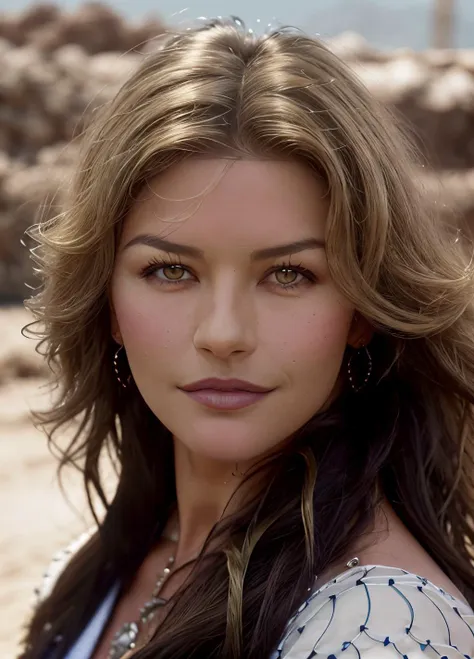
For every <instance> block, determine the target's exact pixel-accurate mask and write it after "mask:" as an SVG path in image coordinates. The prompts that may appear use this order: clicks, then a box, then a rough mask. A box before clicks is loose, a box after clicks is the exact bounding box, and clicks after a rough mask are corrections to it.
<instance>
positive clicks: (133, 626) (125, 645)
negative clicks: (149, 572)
mask: <svg viewBox="0 0 474 659" xmlns="http://www.w3.org/2000/svg"><path fill="white" fill-rule="evenodd" d="M168 539H169V540H172V541H173V542H174V543H175V550H174V553H173V554H172V555H171V556H170V557H169V558H168V561H167V563H166V567H165V569H164V570H163V572H162V574H161V575H160V576H159V577H158V579H157V581H156V583H155V587H154V589H153V592H152V594H151V597H150V599H149V600H147V601H146V602H145V604H144V605H143V606H142V608H141V609H140V617H139V620H138V621H136V622H126V623H125V624H124V625H122V626H121V627H120V629H119V630H118V632H116V634H115V635H114V637H113V640H112V643H111V645H110V651H109V655H108V659H121V657H123V656H124V655H125V654H127V652H130V650H134V649H135V648H136V646H137V638H138V634H139V632H140V628H139V626H138V625H139V623H141V624H142V625H146V624H147V622H149V621H150V620H151V619H152V618H153V617H154V615H155V613H156V611H157V609H159V608H160V607H161V606H163V605H164V604H166V602H167V600H165V599H163V598H162V597H160V592H161V590H162V588H163V586H164V585H165V583H166V581H167V580H168V578H169V576H170V574H171V573H172V567H173V564H174V562H175V558H176V551H177V542H178V534H177V533H175V534H173V535H171V536H170V537H169V538H168Z"/></svg>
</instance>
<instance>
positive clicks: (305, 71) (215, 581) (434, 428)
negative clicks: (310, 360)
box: [23, 20, 474, 659]
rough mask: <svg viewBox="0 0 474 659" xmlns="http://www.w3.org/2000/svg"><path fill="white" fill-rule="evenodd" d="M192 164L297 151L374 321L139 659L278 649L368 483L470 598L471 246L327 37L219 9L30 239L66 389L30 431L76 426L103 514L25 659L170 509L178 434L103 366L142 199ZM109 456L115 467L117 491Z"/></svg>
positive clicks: (167, 43)
mask: <svg viewBox="0 0 474 659" xmlns="http://www.w3.org/2000/svg"><path fill="white" fill-rule="evenodd" d="M202 154H209V155H216V156H220V155H231V156H236V157H243V158H245V157H255V156H257V157H259V158H269V159H277V158H287V159H294V160H298V161H299V162H302V163H304V164H305V165H306V166H307V167H309V168H311V169H312V170H313V171H315V172H317V173H318V175H319V176H322V177H323V178H324V180H325V181H326V183H327V186H328V190H329V195H330V208H329V215H328V222H327V236H326V243H327V255H328V262H329V267H330V271H331V275H332V277H333V279H334V281H335V282H336V284H337V286H338V287H339V288H340V290H341V291H342V292H343V294H344V295H345V296H346V297H347V298H348V299H349V300H351V301H352V302H353V303H354V305H355V306H356V309H357V311H358V313H360V314H361V315H363V316H364V317H365V318H367V319H368V320H369V321H370V322H371V323H372V325H373V326H374V328H375V330H376V332H375V336H374V338H373V340H372V342H371V345H370V350H371V354H372V358H373V362H374V372H373V376H372V378H371V380H370V382H369V384H368V386H367V387H366V388H365V389H364V390H363V391H362V392H360V393H359V394H355V393H354V392H353V391H352V390H351V389H350V387H348V386H346V387H345V388H344V390H343V392H342V393H341V395H340V396H339V398H338V399H337V400H336V401H335V402H334V404H333V405H332V406H331V409H329V410H327V411H325V412H323V413H320V414H316V415H315V417H314V418H313V419H312V420H311V421H310V422H309V423H308V424H307V425H306V426H305V427H304V428H302V429H301V431H300V432H299V434H298V437H297V439H295V442H294V444H292V446H291V447H289V448H288V449H287V451H286V452H285V454H284V455H283V454H282V455H279V456H276V457H275V459H274V460H273V461H272V464H271V465H270V477H269V478H268V479H267V480H266V481H265V486H264V489H263V491H262V492H260V493H259V496H258V498H256V499H255V500H254V501H252V502H251V503H250V504H249V505H248V506H247V507H246V508H245V510H242V511H241V512H240V513H239V514H238V515H235V516H233V517H232V518H231V519H229V520H224V522H223V523H222V524H219V525H217V527H216V529H214V530H213V532H212V534H211V535H214V534H219V533H221V532H222V529H223V528H224V527H225V529H226V530H227V531H228V532H229V533H228V535H227V536H226V537H230V538H231V539H232V542H231V543H230V544H229V543H227V544H226V543H225V542H224V541H223V542H222V546H221V548H220V549H219V550H216V551H213V552H209V553H208V554H207V555H206V556H204V555H203V556H201V558H200V560H199V561H198V562H197V564H196V566H195V569H194V571H193V574H192V579H190V580H188V581H187V582H186V583H185V584H184V586H183V588H181V589H180V591H179V592H178V593H177V594H176V596H174V597H173V599H172V602H171V604H172V606H171V608H170V611H169V614H168V615H167V617H166V619H165V621H164V622H163V623H162V625H161V626H160V628H159V629H158V630H157V632H156V634H155V637H154V638H153V639H152V641H151V642H150V643H149V645H147V646H146V647H145V648H142V649H140V650H139V651H137V652H136V657H137V659H151V658H152V657H158V656H159V657H160V659H162V658H168V657H169V658H172V659H180V658H182V659H184V658H186V659H189V658H190V657H195V656H199V657H203V656H206V657H217V656H218V657H221V658H222V657H224V658H227V657H228V658H229V659H230V658H236V657H246V659H254V658H255V659H256V658H258V659H261V658H262V657H266V656H270V654H271V652H272V650H274V649H275V647H276V645H277V643H278V641H279V640H280V638H281V636H282V634H283V631H284V628H285V624H286V622H287V621H288V619H289V618H290V617H291V615H292V614H293V613H294V611H295V610H296V608H297V607H298V606H299V605H300V604H301V602H302V601H303V600H304V597H305V593H306V592H307V589H308V587H309V586H311V585H312V581H313V578H314V574H315V573H318V572H319V571H321V570H322V569H324V568H325V567H326V566H328V565H330V564H331V563H333V562H335V561H337V560H338V559H340V558H341V557H342V556H344V555H345V554H346V552H347V549H348V547H350V546H351V544H352V543H353V542H354V540H355V539H356V538H357V537H359V536H360V535H361V534H362V533H364V532H365V531H366V530H367V528H368V527H369V526H370V524H371V522H372V520H373V515H374V511H375V507H376V505H377V501H378V498H377V497H378V493H379V492H382V493H383V496H385V497H386V498H387V499H388V500H389V501H390V503H391V504H392V506H393V507H394V509H395V511H396V512H397V514H398V515H399V516H400V517H401V519H402V520H403V522H404V523H405V524H406V526H407V527H408V528H409V529H410V531H411V532H412V533H413V534H414V535H415V537H416V538H417V539H418V541H419V542H420V543H421V544H422V545H423V546H424V547H425V548H426V549H427V551H428V552H429V553H430V554H431V556H433V558H434V559H435V560H436V561H437V563H438V564H439V565H440V566H441V567H442V568H443V569H444V570H445V572H446V573H447V574H448V575H449V576H450V577H451V578H452V580H453V581H454V582H455V583H456V584H457V585H458V586H459V588H460V589H461V590H462V591H463V592H464V593H465V595H466V597H467V598H468V599H469V600H470V602H471V603H473V604H474V574H473V568H472V565H471V545H472V541H473V539H474V538H473V536H474V533H473V528H472V523H471V517H470V516H471V514H472V512H471V511H472V508H473V504H474V491H473V485H474V470H473V458H474V442H473V416H472V409H473V408H472V403H473V398H474V313H473V309H474V308H473V300H474V296H473V293H474V287H473V268H472V264H471V262H470V259H469V258H468V256H467V251H466V250H465V249H464V246H463V245H462V244H461V242H460V241H455V240H453V236H452V235H451V234H450V233H449V232H448V231H447V230H446V229H445V228H444V227H442V226H441V225H440V223H439V222H438V221H437V219H436V217H434V216H433V215H432V214H431V213H430V211H428V209H427V205H426V203H425V200H424V199H423V196H422V193H421V192H420V190H419V189H418V188H417V186H416V184H415V181H414V171H415V170H414V163H415V160H414V157H413V154H412V153H411V149H410V147H409V146H407V144H406V143H405V140H404V139H403V138H402V136H401V132H400V130H399V128H398V127H397V126H396V122H395V120H394V118H393V117H392V116H391V114H390V113H389V112H388V111H387V110H386V109H385V108H383V107H382V106H381V105H380V104H379V103H378V102H377V101H376V100H375V99H374V98H373V97H372V96H371V95H370V94H369V93H368V91H367V90H366V89H365V88H364V86H363V85H362V84H361V82H360V81H358V80H357V79H356V78H355V76H354V75H353V74H352V72H351V71H350V70H349V69H348V68H347V67H346V66H345V65H344V63H343V62H341V61H340V60H339V59H338V58H337V57H336V56H335V55H334V54H333V53H332V52H331V51H330V50H329V49H328V48H327V47H326V46H325V45H323V43H321V42H320V41H318V40H315V39H313V38H310V37H308V36H305V35H304V34H302V33H300V32H298V31H294V30H291V29H279V30H276V31H273V32H272V33H270V34H267V35H265V36H255V35H253V34H249V33H248V32H246V31H245V28H244V27H243V26H242V25H241V23H240V22H238V21H233V20H229V21H222V20H216V21H211V22H209V23H208V24H206V25H203V26H202V27H200V28H197V29H192V30H189V31H186V32H185V33H179V34H172V35H168V36H167V38H166V39H165V40H164V42H163V43H162V44H161V47H160V49H159V50H158V51H157V52H155V53H153V54H151V55H149V56H147V57H146V58H145V60H144V62H143V64H142V65H141V66H140V68H139V69H138V70H137V71H136V73H134V74H133V75H132V76H131V78H130V79H129V80H128V81H127V82H126V83H125V84H124V85H123V87H122V88H121V90H120V91H119V92H118V94H117V95H116V97H115V98H114V99H113V101H112V102H111V103H109V104H108V105H106V106H105V107H104V108H103V109H102V111H101V113H100V116H98V117H96V118H95V120H94V122H93V124H92V126H91V127H90V129H89V131H88V133H87V135H86V137H85V139H84V141H83V146H82V155H81V159H80V162H79V164H78V167H77V171H76V173H75V178H74V181H73V183H72V185H71V188H70V191H69V197H68V203H67V205H66V209H65V210H64V212H63V213H61V215H59V216H58V217H55V218H54V219H53V220H51V221H48V222H44V223H41V222H40V223H39V225H38V226H36V227H35V229H34V231H32V232H31V235H32V236H33V237H34V239H35V240H36V241H37V243H38V245H37V246H36V248H35V250H34V259H35V260H36V263H37V267H38V271H39V275H40V277H41V281H42V286H41V289H40V290H39V292H38V294H37V295H35V296H34V297H33V298H32V299H30V300H29V301H28V302H27V306H28V308H29V309H31V310H32V312H33V313H34V314H35V317H36V323H37V324H38V329H37V330H33V329H32V328H30V330H31V331H34V333H35V336H37V337H39V338H40V339H41V343H40V345H41V346H42V348H43V349H44V351H45V354H46V357H47V359H48V361H49V363H50V364H51V367H52V370H53V372H54V374H55V380H56V383H57V385H58V388H59V401H57V402H56V403H55V405H54V407H52V409H50V410H48V411H47V412H45V413H44V414H43V415H42V416H41V417H40V421H41V423H43V424H44V425H45V428H46V429H47V432H48V436H49V438H50V441H52V442H56V440H55V439H54V437H55V435H56V433H57V431H58V429H60V428H62V427H63V426H64V425H65V424H67V423H68V422H70V421H72V420H76V419H79V421H80V422H79V424H78V426H77V432H76V434H75V435H74V438H73V440H72V442H71V443H70V444H69V445H68V446H67V447H65V448H62V449H61V450H62V460H61V463H62V465H65V464H69V463H73V464H75V465H76V466H78V467H79V468H80V469H81V470H82V471H83V474H84V482H85V487H86V489H87V491H88V493H89V496H90V499H91V500H92V494H93V493H94V491H95V492H97V493H98V494H99V495H100V497H101V498H102V500H103V502H104V504H105V506H106V515H105V518H104V520H103V521H101V522H99V521H98V532H97V533H96V534H95V535H94V537H93V538H92V539H91V541H90V542H89V543H88V544H87V546H86V547H85V548H84V549H83V550H81V551H80V552H79V553H78V554H77V555H76V556H75V557H74V558H73V560H72V561H71V563H70V564H69V566H68V567H67V568H66V570H65V571H64V573H63V574H62V576H61V577H60V579H59V580H58V582H57V584H56V586H55V588H54V590H53V592H52V594H51V595H50V596H49V598H48V599H47V600H46V601H44V602H43V603H42V604H41V606H40V607H39V608H38V610H37V612H36V614H35V616H34V617H33V619H32V621H31V623H30V625H29V629H28V632H27V635H26V638H25V651H24V654H23V657H24V658H25V659H27V658H28V659H33V658H38V657H40V656H41V654H42V652H44V650H45V649H46V648H47V647H49V646H50V645H51V643H53V639H55V638H58V635H60V638H61V640H60V641H59V644H60V646H61V647H60V648H59V649H60V650H61V649H62V650H64V649H65V648H67V647H68V646H69V645H70V644H71V643H72V641H73V640H74V638H75V637H76V636H77V634H78V633H79V632H80V630H81V628H82V627H83V626H84V624H85V622H86V621H87V620H88V619H89V618H90V616H91V614H92V612H93V611H94V610H95V608H96V606H97V604H98V602H99V601H100V600H101V599H102V598H103V597H104V595H105V593H106V592H107V589H108V588H109V587H110V585H111V584H112V583H113V582H114V580H115V579H117V577H119V578H121V579H122V580H123V582H124V583H126V582H127V580H130V579H131V578H132V577H133V574H134V573H135V571H136V569H137V567H138V566H139V565H140V563H141V561H142V560H143V558H144V556H145V555H146V553H147V552H148V551H149V549H150V547H151V546H152V544H153V543H154V542H156V540H157V539H158V538H159V536H160V533H161V532H162V530H163V527H164V524H165V522H166V519H167V516H168V514H169V511H170V509H171V507H172V506H173V504H174V501H175V491H174V479H173V476H172V471H173V470H172V464H173V455H172V448H171V438H170V435H169V432H168V431H167V430H166V428H164V427H163V426H162V425H161V423H160V422H159V420H158V419H156V418H155V417H154V416H153V415H152V414H151V412H150V410H149V409H148V408H147V407H146V405H145V403H144V401H143V399H142V398H141V396H140V392H139V391H138V390H137V389H136V388H134V386H131V387H130V388H129V389H127V390H126V391H121V390H120V388H119V387H118V386H117V383H116V381H115V378H114V372H113V368H112V358H113V354H114V352H115V349H116V346H115V345H114V342H113V340H112V338H111V330H110V318H109V307H108V286H109V282H110V278H111V273H112V269H113V266H114V258H115V249H116V245H117V238H118V236H119V235H120V230H121V225H122V222H123V219H124V217H125V216H126V215H127V213H128V211H129V209H130V208H131V205H132V204H133V202H134V199H135V198H136V196H137V193H138V191H139V190H140V189H141V187H142V186H143V185H145V184H146V182H147V181H148V180H150V179H151V178H152V177H155V176H156V175H158V174H160V173H161V172H164V171H165V170H167V169H168V168H169V167H170V166H172V165H173V164H175V163H178V162H180V161H182V160H183V159H185V158H192V157H193V156H195V155H202ZM348 350H349V348H348ZM347 356H349V354H348V355H347ZM56 444H57V445H58V446H59V445H60V442H56ZM105 449H108V450H109V451H111V452H112V453H113V454H114V455H115V456H116V458H117V460H118V463H119V466H120V473H119V485H118V489H117V492H116V494H115V496H114V498H113V500H112V501H110V502H109V501H107V498H106V496H105V494H104V489H103V485H102V482H101V477H100V470H99V458H100V455H101V454H102V452H103V451H104V450H105ZM323 503H324V505H323ZM334 520H337V523H334ZM244 579H245V581H244ZM46 622H49V623H50V625H49V626H46V627H45V623H46ZM134 656H135V655H134Z"/></svg>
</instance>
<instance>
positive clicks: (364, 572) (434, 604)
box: [272, 566, 474, 659]
mask: <svg viewBox="0 0 474 659" xmlns="http://www.w3.org/2000/svg"><path fill="white" fill-rule="evenodd" d="M473 625H474V613H473V611H472V609H471V608H470V607H469V606H468V605H467V604H464V603H463V602H460V601H459V600H457V599H455V598H453V597H452V596H451V595H449V594H448V593H446V592H444V591H443V590H442V589H440V588H437V587H436V586H434V585H433V584H431V583H430V582H428V581H427V580H426V579H423V578H422V577H418V576H416V575H414V574H411V573H409V572H406V571H405V570H401V569H399V568H391V567H385V566H364V567H356V568H353V569H351V570H348V571H346V572H344V573H343V574H341V575H339V576H338V577H336V579H334V580H333V581H331V582H329V583H328V584H326V585H325V586H323V587H322V588H321V589H320V590H319V591H316V592H315V593H314V594H313V595H311V597H310V598H309V599H308V600H307V602H305V604H303V605H302V606H301V607H300V609H299V611H298V613H297V615H296V617H295V618H294V619H293V620H292V621H290V624H289V626H288V629H287V633H286V634H285V636H284V638H283V640H282V642H281V643H280V645H279V648H278V650H277V652H275V653H274V654H273V656H272V659H280V658H282V659H283V658H284V659H311V658H312V657H321V658H324V659H326V658H327V659H338V658H339V657H341V658H342V659H356V658H357V659H435V658H436V659H440V658H441V659H465V658H467V659H471V657H474V627H473Z"/></svg>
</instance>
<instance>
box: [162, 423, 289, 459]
mask: <svg viewBox="0 0 474 659" xmlns="http://www.w3.org/2000/svg"><path fill="white" fill-rule="evenodd" d="M190 428H192V432H190V431H189V429H190ZM176 430H177V432H175V433H173V436H174V437H175V441H179V442H180V443H181V444H182V445H183V446H185V447H186V448H187V449H188V450H189V451H191V452H192V453H194V454H196V455H200V456H202V457H205V458H207V459H209V460H217V461H222V462H232V463H235V462H247V461H249V460H255V459H256V458H258V457H259V456H261V455H263V454H265V453H268V452H269V451H271V450H272V448H276V447H277V445H278V444H279V442H280V441H281V439H282V438H280V437H272V436H269V434H268V427H265V428H263V427H262V428H260V427H259V426H258V425H256V424H255V423H253V424H249V423H242V422H239V421H238V420H231V419H226V420H224V419H222V420H220V419H219V420H207V421H204V422H203V421H202V420H201V421H198V422H194V423H191V424H189V426H188V427H187V428H186V429H182V432H180V431H179V430H180V429H178V428H177V429H176Z"/></svg>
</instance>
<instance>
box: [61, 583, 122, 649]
mask: <svg viewBox="0 0 474 659" xmlns="http://www.w3.org/2000/svg"><path fill="white" fill-rule="evenodd" d="M119 590H120V584H116V585H115V586H113V588H111V589H110V591H109V593H108V595H107V597H105V599H104V601H103V602H102V604H101V605H100V606H99V608H98V609H97V611H96V612H95V614H94V616H93V617H92V618H91V620H90V621H89V624H88V625H87V627H86V628H85V629H84V631H83V632H82V633H81V635H80V636H79V638H78V639H77V641H76V642H75V643H74V645H73V646H72V647H71V649H70V650H69V652H68V653H67V654H66V656H65V657H64V659H89V658H90V657H91V656H92V653H93V652H94V648H95V646H96V645H97V643H98V641H99V639H100V637H101V636H102V632H103V631H104V628H105V626H106V624H107V622H108V620H109V619H110V616H111V614H112V611H113V608H114V605H115V601H116V599H117V595H118V592H119Z"/></svg>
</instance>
